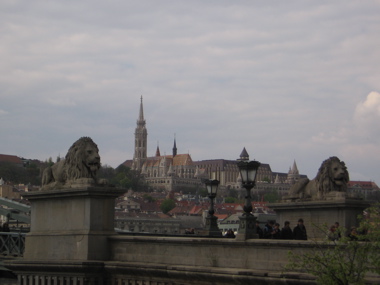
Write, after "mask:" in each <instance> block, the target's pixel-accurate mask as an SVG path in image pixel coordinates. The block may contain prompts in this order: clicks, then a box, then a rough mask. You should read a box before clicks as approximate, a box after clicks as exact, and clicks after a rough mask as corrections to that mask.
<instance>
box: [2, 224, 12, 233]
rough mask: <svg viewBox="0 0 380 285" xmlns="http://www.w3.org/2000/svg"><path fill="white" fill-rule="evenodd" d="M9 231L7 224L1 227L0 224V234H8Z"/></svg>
mask: <svg viewBox="0 0 380 285" xmlns="http://www.w3.org/2000/svg"><path fill="white" fill-rule="evenodd" d="M10 231H11V230H10V229H9V225H8V223H4V224H3V225H2V224H1V222H0V232H6V233H8V232H10Z"/></svg>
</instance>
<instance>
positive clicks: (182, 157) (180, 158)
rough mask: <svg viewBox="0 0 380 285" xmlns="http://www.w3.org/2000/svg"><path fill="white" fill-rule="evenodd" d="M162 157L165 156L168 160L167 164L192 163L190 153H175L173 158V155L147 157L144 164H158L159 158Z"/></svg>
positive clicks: (148, 165)
mask: <svg viewBox="0 0 380 285" xmlns="http://www.w3.org/2000/svg"><path fill="white" fill-rule="evenodd" d="M163 158H165V159H166V160H167V161H168V164H171V165H173V166H179V165H192V164H193V160H192V159H191V156H190V154H177V155H176V156H175V157H174V158H173V155H162V156H152V157H147V160H146V162H145V166H146V167H152V166H158V165H159V163H160V161H161V159H163Z"/></svg>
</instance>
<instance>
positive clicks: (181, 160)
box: [123, 96, 207, 192]
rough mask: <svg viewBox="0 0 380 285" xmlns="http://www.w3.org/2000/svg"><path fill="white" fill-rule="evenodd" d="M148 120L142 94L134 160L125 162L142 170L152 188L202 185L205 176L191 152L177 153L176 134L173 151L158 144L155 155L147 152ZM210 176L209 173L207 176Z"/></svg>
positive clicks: (173, 188)
mask: <svg viewBox="0 0 380 285" xmlns="http://www.w3.org/2000/svg"><path fill="white" fill-rule="evenodd" d="M147 137H148V132H147V129H146V121H145V119H144V109H143V99H142V96H141V102H140V112H139V117H138V119H137V126H136V129H135V149H134V155H133V160H132V161H130V160H127V161H125V162H124V163H123V164H124V165H126V166H128V167H131V169H132V170H136V171H139V172H140V173H141V175H143V177H144V178H145V181H146V182H147V183H149V185H151V186H152V187H153V188H156V189H162V190H166V191H168V192H170V191H177V190H181V189H186V188H195V187H198V186H200V185H201V178H202V177H203V176H202V175H201V173H200V171H199V169H198V168H197V167H196V165H195V164H194V163H193V160H192V159H191V156H190V154H178V153H177V145H176V139H175V138H174V144H173V152H172V154H171V155H161V153H160V149H159V146H157V150H156V154H155V156H151V157H148V156H147V144H148V142H147ZM206 177H207V176H206Z"/></svg>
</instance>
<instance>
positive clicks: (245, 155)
mask: <svg viewBox="0 0 380 285" xmlns="http://www.w3.org/2000/svg"><path fill="white" fill-rule="evenodd" d="M239 160H249V154H248V152H247V150H246V149H245V147H244V148H243V150H242V152H241V154H240V159H239Z"/></svg>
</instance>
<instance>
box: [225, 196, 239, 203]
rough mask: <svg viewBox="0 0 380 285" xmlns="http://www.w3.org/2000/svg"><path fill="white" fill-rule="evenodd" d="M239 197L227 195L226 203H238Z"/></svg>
mask: <svg viewBox="0 0 380 285" xmlns="http://www.w3.org/2000/svg"><path fill="white" fill-rule="evenodd" d="M236 201H237V199H236V198H234V197H226V198H224V203H236Z"/></svg>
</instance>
